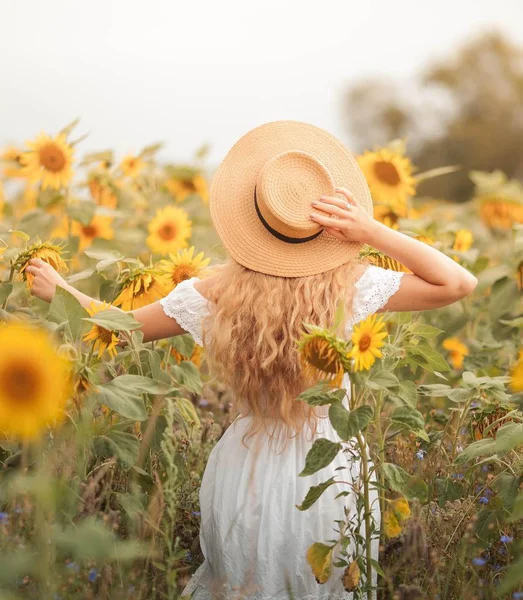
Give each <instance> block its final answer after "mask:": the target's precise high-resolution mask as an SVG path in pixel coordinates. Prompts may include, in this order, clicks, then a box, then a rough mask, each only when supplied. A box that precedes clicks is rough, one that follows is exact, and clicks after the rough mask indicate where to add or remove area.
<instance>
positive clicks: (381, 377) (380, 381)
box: [367, 369, 399, 390]
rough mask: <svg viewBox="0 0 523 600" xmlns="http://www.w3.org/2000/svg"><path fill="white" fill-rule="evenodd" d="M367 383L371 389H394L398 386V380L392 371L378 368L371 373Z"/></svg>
mask: <svg viewBox="0 0 523 600" xmlns="http://www.w3.org/2000/svg"><path fill="white" fill-rule="evenodd" d="M367 385H368V387H370V388H371V389H373V390H395V389H397V387H398V386H399V380H398V378H397V377H396V375H394V373H391V372H390V371H385V370H384V369H380V370H379V371H375V372H373V373H371V375H370V377H369V379H368V380H367Z"/></svg>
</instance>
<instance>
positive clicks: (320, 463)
mask: <svg viewBox="0 0 523 600" xmlns="http://www.w3.org/2000/svg"><path fill="white" fill-rule="evenodd" d="M340 450H341V444H337V443H335V442H331V441H330V440H327V439H325V438H320V439H318V440H315V442H314V444H313V445H312V448H311V449H310V450H309V452H308V453H307V458H306V459H305V468H304V469H303V471H302V472H301V473H300V474H299V476H300V477H305V476H307V475H312V474H313V473H316V472H317V471H319V470H320V469H323V468H324V467H326V466H327V465H329V464H330V463H331V462H332V461H333V460H334V459H335V458H336V456H337V455H338V452H339V451H340Z"/></svg>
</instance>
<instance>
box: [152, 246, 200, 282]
mask: <svg viewBox="0 0 523 600" xmlns="http://www.w3.org/2000/svg"><path fill="white" fill-rule="evenodd" d="M193 254H194V246H191V247H190V248H189V250H187V249H184V250H180V251H179V252H178V254H176V255H174V254H169V258H170V260H161V261H160V262H159V263H158V266H159V268H160V269H162V271H163V272H164V273H165V274H166V275H167V276H168V277H169V282H170V283H171V284H172V287H173V289H174V288H175V287H176V286H177V285H178V284H179V283H180V281H184V280H185V279H190V278H191V277H200V276H201V275H202V274H203V273H205V267H206V266H207V265H208V264H209V262H210V260H211V259H210V258H206V259H204V258H203V252H200V253H199V254H197V255H196V256H194V257H193Z"/></svg>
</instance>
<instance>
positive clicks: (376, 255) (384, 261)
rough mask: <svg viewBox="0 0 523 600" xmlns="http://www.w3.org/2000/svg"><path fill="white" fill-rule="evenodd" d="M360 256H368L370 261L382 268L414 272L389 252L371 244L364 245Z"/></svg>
mask: <svg viewBox="0 0 523 600" xmlns="http://www.w3.org/2000/svg"><path fill="white" fill-rule="evenodd" d="M360 257H362V258H364V257H366V258H368V259H369V262H370V263H371V264H373V265H376V266H377V267H381V268H382V269H390V270H391V271H402V272H404V273H412V271H411V270H410V269H409V268H408V267H406V266H405V265H402V264H401V263H400V262H398V261H397V260H396V259H394V258H391V257H390V256H388V255H387V254H384V253H383V252H380V251H379V250H376V248H372V247H371V246H364V248H363V250H362V251H361V252H360Z"/></svg>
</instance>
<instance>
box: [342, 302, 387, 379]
mask: <svg viewBox="0 0 523 600" xmlns="http://www.w3.org/2000/svg"><path fill="white" fill-rule="evenodd" d="M384 329H385V323H384V321H383V318H382V317H381V316H379V315H378V314H377V313H374V314H372V315H369V316H368V317H367V318H366V319H365V320H364V321H362V322H361V323H359V324H357V325H355V326H354V332H353V333H352V337H351V340H352V344H353V346H352V348H351V350H350V353H349V356H351V357H352V358H353V359H354V363H355V364H354V370H355V371H362V370H368V369H370V368H371V366H372V365H373V364H374V362H375V360H376V358H381V357H382V356H383V355H382V353H381V351H380V350H379V348H381V347H382V346H383V339H384V338H386V337H387V331H384Z"/></svg>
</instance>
